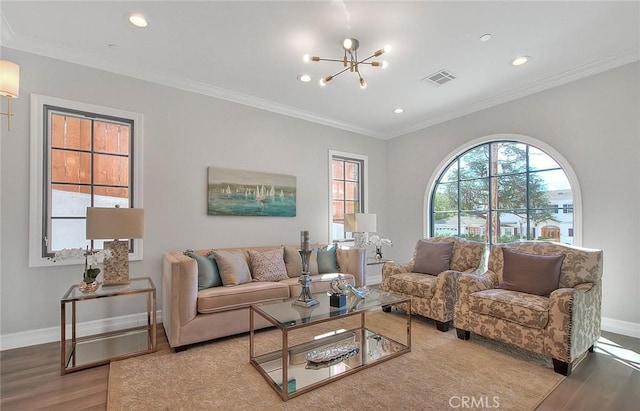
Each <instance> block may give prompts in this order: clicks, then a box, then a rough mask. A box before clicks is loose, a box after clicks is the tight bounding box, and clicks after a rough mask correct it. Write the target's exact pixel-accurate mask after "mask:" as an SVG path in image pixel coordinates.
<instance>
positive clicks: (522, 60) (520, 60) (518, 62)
mask: <svg viewBox="0 0 640 411" xmlns="http://www.w3.org/2000/svg"><path fill="white" fill-rule="evenodd" d="M529 60H531V57H529V56H519V57H516V58H514V59H513V60H511V61H510V64H511V65H512V66H521V65H523V64H525V63H527V62H528V61H529Z"/></svg>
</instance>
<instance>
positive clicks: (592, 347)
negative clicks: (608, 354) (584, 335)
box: [589, 344, 595, 352]
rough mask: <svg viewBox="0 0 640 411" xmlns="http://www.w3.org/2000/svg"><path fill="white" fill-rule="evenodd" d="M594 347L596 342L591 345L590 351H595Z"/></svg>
mask: <svg viewBox="0 0 640 411" xmlns="http://www.w3.org/2000/svg"><path fill="white" fill-rule="evenodd" d="M594 347H595V344H594V345H592V346H591V347H589V352H593V350H594Z"/></svg>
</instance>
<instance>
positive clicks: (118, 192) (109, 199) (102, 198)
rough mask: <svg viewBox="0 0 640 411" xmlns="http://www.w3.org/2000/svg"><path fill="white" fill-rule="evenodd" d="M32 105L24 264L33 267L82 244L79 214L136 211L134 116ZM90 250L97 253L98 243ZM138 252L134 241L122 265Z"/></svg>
mask: <svg viewBox="0 0 640 411" xmlns="http://www.w3.org/2000/svg"><path fill="white" fill-rule="evenodd" d="M32 99H33V100H34V102H35V104H32V107H34V111H35V112H34V113H32V121H34V124H36V127H35V130H34V132H33V134H32V136H31V142H32V145H31V147H32V154H31V156H32V168H31V174H32V176H31V185H32V187H31V193H32V200H31V216H30V218H31V220H32V221H31V231H30V236H29V247H30V255H29V261H30V266H32V267H37V266H43V265H47V263H46V261H48V260H47V258H48V257H51V256H53V254H54V253H55V252H56V251H58V250H60V249H63V248H78V247H81V248H84V247H86V246H87V245H89V244H90V242H89V240H86V236H85V226H86V208H87V207H113V206H115V205H120V206H121V207H134V206H135V207H141V206H142V198H141V195H142V190H141V187H139V185H141V177H140V176H141V172H140V171H141V170H140V169H141V167H142V156H141V153H140V148H141V147H142V143H141V140H142V135H141V130H142V116H140V115H139V114H136V113H129V112H124V111H119V110H114V109H110V108H104V107H98V106H91V105H86V104H81V103H75V102H71V101H66V100H61V99H54V98H51V97H44V96H37V95H34V96H33V97H32ZM94 248H97V249H100V248H102V241H95V242H94ZM141 251H142V246H141V242H140V241H139V240H135V241H134V242H133V243H132V244H131V245H130V257H131V258H132V259H140V258H142V253H141ZM60 263H62V262H60ZM60 263H58V264H60Z"/></svg>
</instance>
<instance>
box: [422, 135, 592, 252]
mask: <svg viewBox="0 0 640 411" xmlns="http://www.w3.org/2000/svg"><path fill="white" fill-rule="evenodd" d="M504 140H508V141H516V142H520V143H524V144H529V145H531V146H534V147H536V148H538V149H540V150H542V151H544V152H545V154H547V155H549V156H551V158H553V159H554V160H555V161H556V163H558V165H560V167H562V170H563V171H564V173H565V174H566V176H567V179H568V180H569V184H571V193H572V195H573V234H574V236H573V245H575V246H578V247H579V246H582V194H581V190H580V183H579V182H578V177H577V176H576V173H575V172H574V171H573V167H571V164H570V163H569V162H568V161H567V160H566V159H565V158H564V157H563V156H562V155H561V154H560V153H558V152H557V151H556V150H555V149H554V148H553V147H551V146H550V145H548V144H547V143H545V142H543V141H540V140H538V139H536V138H533V137H529V136H525V135H522V134H492V135H488V136H484V137H480V138H477V139H474V140H472V141H469V142H467V143H465V144H463V145H461V146H459V147H458V148H456V149H455V150H453V151H452V152H450V153H449V154H448V155H447V156H445V157H444V159H443V160H442V161H441V162H440V164H438V166H437V167H436V168H435V169H434V171H433V174H431V177H430V179H429V182H428V184H427V188H426V190H425V193H424V201H423V204H424V208H423V210H422V215H423V216H425V218H424V220H423V221H424V224H423V226H422V232H423V235H424V236H425V237H428V236H429V227H430V226H431V197H432V196H431V193H432V192H433V190H434V189H435V188H436V184H437V182H438V177H439V176H440V174H441V173H442V172H443V171H444V169H445V167H447V166H448V165H449V164H450V163H451V160H452V159H453V158H456V157H457V156H459V155H460V154H462V153H464V152H466V151H467V150H470V149H472V148H474V147H476V146H479V145H482V144H487V143H492V142H496V141H504Z"/></svg>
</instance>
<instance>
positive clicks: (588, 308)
mask: <svg viewBox="0 0 640 411" xmlns="http://www.w3.org/2000/svg"><path fill="white" fill-rule="evenodd" d="M514 256H515V258H516V259H514ZM536 256H537V257H536ZM540 256H546V257H540ZM554 256H555V257H554ZM562 256H564V257H562ZM522 258H525V259H527V258H528V259H530V260H531V259H535V258H538V260H542V259H545V258H547V259H549V258H551V259H553V258H559V259H560V265H559V266H558V268H557V271H558V273H557V277H556V279H557V280H556V282H555V284H557V285H556V286H555V287H553V286H552V287H550V288H549V289H547V290H546V291H541V292H539V293H537V294H535V293H532V292H521V291H515V290H513V289H509V288H512V287H509V286H508V285H507V286H505V283H506V282H505V279H507V280H508V279H509V278H512V277H513V274H512V272H513V271H519V272H520V273H524V277H526V276H528V277H529V279H528V280H529V282H530V284H532V285H533V286H534V287H537V286H539V284H540V283H541V282H544V280H543V279H541V278H543V277H544V276H543V275H542V274H539V271H536V264H537V263H536V262H535V261H534V262H527V261H526V260H522ZM518 259H520V260H518ZM507 260H508V261H507ZM518 261H520V264H518V265H516V263H517V262H518ZM531 261H533V260H531ZM507 263H508V265H509V266H508V267H507ZM533 273H535V274H533ZM533 277H535V279H533V280H531V278H533ZM601 279H602V251H601V250H592V249H586V248H579V247H573V246H567V245H563V244H558V243H551V242H539V241H525V242H519V243H509V244H498V245H494V246H493V247H492V249H491V252H490V254H489V261H488V271H486V272H485V273H484V274H482V275H476V274H463V275H461V276H460V278H459V279H458V291H457V292H458V298H457V300H456V303H455V310H454V322H455V327H456V331H457V335H458V338H460V339H464V340H466V339H469V338H470V335H471V332H474V333H476V334H479V335H482V336H484V337H487V338H491V339H494V340H498V341H501V342H504V343H508V344H513V345H516V346H518V347H520V348H523V349H525V350H528V351H532V352H535V353H538V354H542V355H545V356H548V357H551V358H552V360H553V367H554V370H555V371H556V372H557V373H559V374H563V375H569V374H571V368H572V364H573V361H574V360H575V359H577V358H578V357H580V356H581V355H582V354H584V353H585V352H586V351H587V350H588V351H593V345H594V343H595V342H596V340H597V339H598V337H599V336H600V306H601V295H602V284H601ZM545 293H546V294H545Z"/></svg>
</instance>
